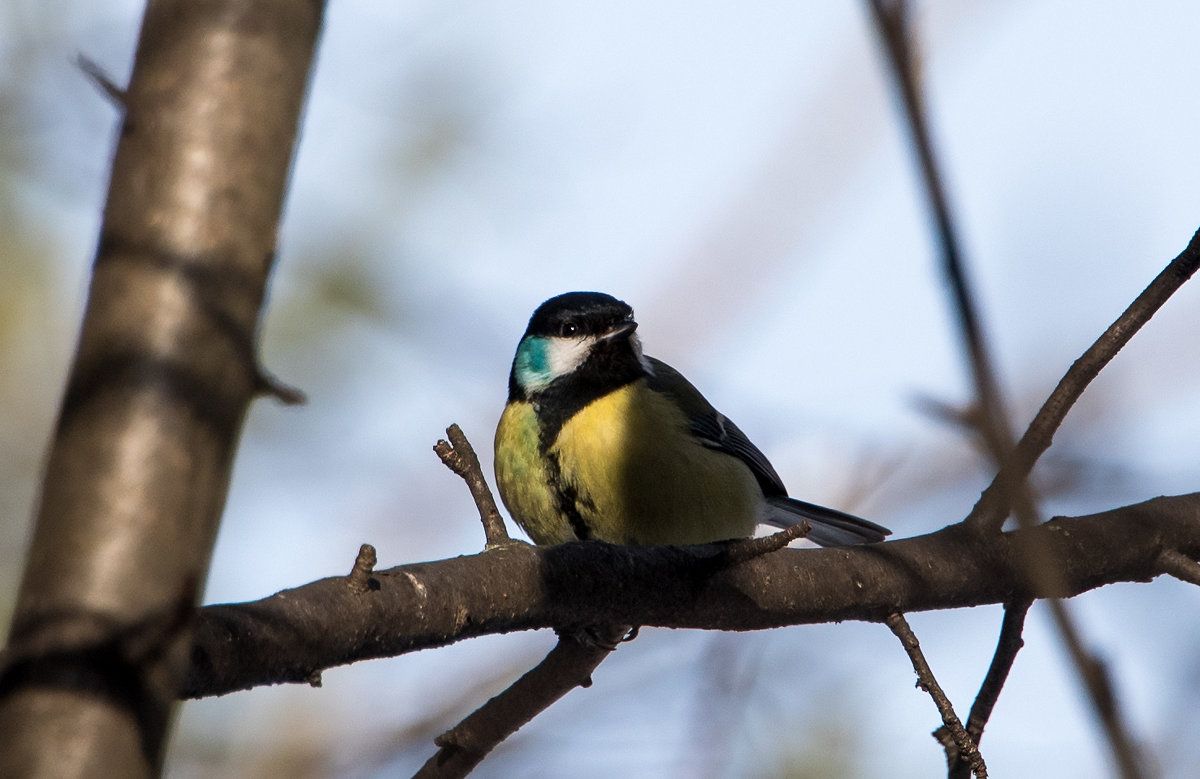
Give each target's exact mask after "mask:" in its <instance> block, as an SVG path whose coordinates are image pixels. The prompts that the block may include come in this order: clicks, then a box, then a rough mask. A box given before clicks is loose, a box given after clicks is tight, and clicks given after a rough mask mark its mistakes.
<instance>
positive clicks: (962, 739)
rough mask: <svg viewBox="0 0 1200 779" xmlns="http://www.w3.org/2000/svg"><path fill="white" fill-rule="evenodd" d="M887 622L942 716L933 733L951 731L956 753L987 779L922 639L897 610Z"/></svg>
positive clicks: (981, 760) (983, 778) (981, 761)
mask: <svg viewBox="0 0 1200 779" xmlns="http://www.w3.org/2000/svg"><path fill="white" fill-rule="evenodd" d="M885 621H886V622H887V626H888V627H889V628H891V630H892V633H894V634H895V635H896V638H898V639H900V643H901V645H902V646H903V647H904V651H905V652H906V653H907V654H908V659H909V661H910V662H912V667H913V671H915V672H916V674H917V686H918V687H920V688H921V689H922V690H924V691H925V692H927V693H929V697H930V698H932V699H933V704H934V705H935V706H937V710H938V713H939V714H941V715H942V723H943V724H942V726H941V727H940V728H938V729H937V730H935V731H934V732H933V734H934V736H935V737H937V738H938V740H939V741H941V740H942V738H941V733H942V731H943V730H944V731H946V732H948V733H949V735H950V739H951V743H952V744H953V745H954V752H955V755H956V756H958V757H959V758H960V759H962V760H964V761H966V762H967V764H968V765H970V766H971V770H972V771H974V772H975V775H976V776H977V777H979V779H987V764H986V763H984V761H983V755H982V754H980V753H979V747H978V746H977V745H976V744H975V741H974V739H972V738H971V736H970V735H968V733H967V730H966V728H964V727H963V724H962V720H960V719H959V718H958V715H957V714H955V713H954V706H953V705H951V703H950V699H949V698H947V697H946V693H945V692H944V691H943V690H942V686H941V685H940V684H938V680H937V677H935V676H934V675H933V669H931V668H930V667H929V662H928V661H927V660H926V659H925V653H924V652H922V651H921V642H920V641H918V640H917V636H916V634H915V633H913V631H912V627H911V626H909V624H908V620H906V619H905V618H904V615H903V614H900V613H899V612H897V613H895V614H892V615H889V616H888V618H887V620H885ZM947 752H949V750H947Z"/></svg>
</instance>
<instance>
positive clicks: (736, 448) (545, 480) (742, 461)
mask: <svg viewBox="0 0 1200 779" xmlns="http://www.w3.org/2000/svg"><path fill="white" fill-rule="evenodd" d="M637 327H638V324H637V321H636V320H635V319H634V314H633V308H631V307H630V306H629V305H628V304H626V303H625V302H624V301H621V300H618V299H617V298H615V297H613V296H611V295H608V294H605V293H603V292H567V293H565V294H561V295H558V296H556V297H552V298H550V299H549V300H547V301H545V302H544V303H542V304H541V305H540V306H538V307H537V309H536V310H535V311H534V312H533V315H532V316H531V317H530V319H529V325H528V327H527V328H526V330H525V334H524V335H523V336H522V338H521V340H520V342H519V344H518V346H517V350H516V354H515V355H514V357H513V361H512V369H511V371H510V372H509V377H508V400H507V403H506V404H505V407H504V411H503V413H502V414H501V416H500V421H499V424H498V425H497V427H496V437H495V474H496V481H497V484H498V486H499V491H500V497H501V500H502V501H503V502H504V505H505V507H506V508H507V509H508V511H509V513H510V514H511V515H512V517H513V519H514V520H515V521H516V522H517V524H518V525H520V527H521V528H522V529H523V530H524V531H525V532H526V534H528V536H529V537H530V538H531V539H532V540H533V541H534V543H536V544H539V545H556V544H562V543H566V542H569V541H588V540H598V541H606V542H609V543H613V544H626V545H684V544H702V543H708V542H714V541H724V540H729V539H735V538H746V537H749V536H752V535H754V533H755V528H756V526H758V525H759V524H769V525H775V526H778V527H784V528H786V527H790V526H792V525H794V524H796V523H799V522H801V521H807V522H808V523H809V525H810V530H809V532H808V534H807V538H808V539H809V540H811V541H813V542H815V543H816V544H818V545H821V546H844V545H850V544H864V543H875V542H878V541H882V540H883V539H884V538H886V537H887V536H888V535H889V534H890V533H891V531H890V530H888V529H887V528H885V527H883V526H881V525H878V524H876V523H874V522H870V521H868V520H865V519H861V518H859V517H856V516H853V515H851V514H847V513H845V512H841V511H837V510H835V509H831V508H826V507H824V506H819V505H816V504H814V503H808V502H805V501H802V500H797V499H795V498H791V497H788V494H787V489H786V488H785V487H784V485H783V481H782V479H780V477H779V474H778V473H777V472H776V471H775V468H774V467H772V465H771V463H770V461H769V460H768V459H767V457H766V455H764V454H763V453H762V451H761V450H760V449H759V448H758V447H757V446H755V445H754V444H753V443H751V441H750V439H749V438H747V436H746V434H745V433H743V432H742V430H741V429H740V428H739V427H738V426H737V425H735V424H734V423H733V421H732V420H730V419H729V418H728V417H726V416H725V415H723V414H721V413H720V412H719V411H717V410H716V409H715V408H713V406H712V404H711V403H709V402H708V401H707V400H706V399H705V398H704V396H703V395H702V394H700V391H699V390H697V389H696V388H695V387H694V386H692V384H691V382H689V381H688V380H687V379H686V378H684V376H683V375H682V374H680V373H679V371H677V370H675V369H674V368H672V367H671V366H669V365H667V364H666V363H665V362H662V361H661V360H657V359H655V358H653V357H649V356H647V355H645V354H644V353H643V351H642V345H641V341H640V339H639V337H638V334H637Z"/></svg>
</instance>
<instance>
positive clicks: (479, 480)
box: [433, 425, 512, 549]
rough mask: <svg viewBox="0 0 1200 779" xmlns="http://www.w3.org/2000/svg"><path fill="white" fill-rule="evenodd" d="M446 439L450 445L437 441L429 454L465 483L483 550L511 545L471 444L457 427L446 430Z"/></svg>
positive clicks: (451, 426)
mask: <svg viewBox="0 0 1200 779" xmlns="http://www.w3.org/2000/svg"><path fill="white" fill-rule="evenodd" d="M446 437H447V438H449V439H450V442H449V443H447V442H446V441H438V442H437V443H436V444H435V445H434V447H433V451H434V452H436V453H437V456H438V457H439V458H441V461H442V462H443V463H445V464H446V467H447V468H449V469H450V470H452V471H454V472H455V473H456V474H458V475H459V476H460V477H461V478H462V480H463V481H465V482H466V483H467V489H469V490H470V491H471V497H472V498H474V500H475V507H476V508H478V509H479V518H480V520H481V521H482V522H483V535H484V539H485V544H486V545H487V548H489V549H490V548H492V547H494V546H503V545H505V544H510V543H512V538H511V537H510V536H509V535H508V529H507V528H506V527H504V518H503V517H501V516H500V509H498V508H497V507H496V499H495V498H494V497H492V491H491V489H490V488H489V487H488V483H487V478H485V477H484V475H483V469H482V468H480V467H479V457H478V456H477V455H476V454H475V450H474V449H473V448H472V447H471V442H470V441H468V440H467V436H466V435H465V434H464V433H463V431H462V429H461V428H460V427H459V426H458V425H450V427H448V428H446Z"/></svg>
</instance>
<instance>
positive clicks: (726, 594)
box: [181, 493, 1200, 697]
mask: <svg viewBox="0 0 1200 779" xmlns="http://www.w3.org/2000/svg"><path fill="white" fill-rule="evenodd" d="M985 539H986V542H984V541H985ZM1025 543H1036V544H1039V545H1042V546H1044V547H1045V549H1046V552H1047V555H1048V559H1049V560H1051V561H1052V563H1053V564H1054V565H1056V566H1057V567H1059V568H1060V569H1061V570H1062V571H1063V576H1062V578H1061V582H1060V587H1061V589H1058V590H1055V591H1040V590H1038V589H1036V587H1035V586H1033V585H1031V584H1030V583H1029V577H1028V576H1027V575H1026V572H1025V567H1024V564H1023V551H1022V548H1021V547H1022V545H1023V544H1025ZM724 549H725V545H723V544H705V545H701V546H693V547H626V546H615V545H610V544H604V543H600V542H577V543H571V544H563V545H561V546H556V547H548V548H540V547H533V546H530V545H528V544H523V543H513V544H509V545H507V546H504V547H499V548H495V549H490V550H487V551H485V552H483V553H481V554H477V555H472V556H466V557H457V558H453V559H449V560H440V561H437V562H429V563H417V564H413V565H404V566H399V567H397V568H392V569H388V570H385V571H376V572H375V573H374V575H373V578H374V579H376V580H377V581H378V582H379V588H378V589H374V590H370V591H368V592H366V593H357V592H354V591H353V590H352V589H351V588H349V587H347V586H346V585H345V579H344V577H338V578H334V579H323V580H321V581H317V582H313V583H311V584H308V585H305V586H303V587H299V588H297V589H294V590H285V591H283V592H281V593H278V594H276V595H273V596H271V597H269V598H265V599H263V600H260V601H256V602H253V603H243V604H232V605H219V606H207V607H205V608H203V609H200V611H199V614H198V616H197V623H196V629H195V635H194V643H193V648H192V664H191V668H190V670H189V673H188V675H187V678H186V680H185V682H184V684H183V685H182V687H181V695H183V696H184V697H204V696H208V695H220V694H224V693H228V692H232V691H234V690H240V689H248V688H251V687H255V686H258V685H263V684H278V683H282V682H307V681H308V680H309V679H310V678H311V676H312V674H313V672H314V671H320V670H321V669H324V668H329V667H332V666H337V665H344V664H346V663H351V662H355V661H359V660H366V659H371V658H379V657H391V656H395V655H400V654H404V653H406V652H412V651H416V650H420V649H428V648H432V647H437V646H444V645H447V644H450V643H453V642H456V641H459V640H462V639H465V638H470V637H472V636H478V635H484V634H489V633H502V632H508V631H513V630H529V629H537V628H550V627H555V626H558V625H585V624H623V625H651V626H663V627H676V628H710V629H718V630H758V629H765V628H773V627H780V626H783V625H800V624H813V623H819V622H832V621H839V620H847V619H857V620H865V621H874V622H882V621H883V620H885V619H886V618H887V616H888V615H889V614H892V613H894V612H897V611H902V612H912V611H925V610H931V609H946V608H961V607H967V606H978V605H983V604H988V603H1008V602H1012V601H1016V600H1021V599H1024V598H1039V597H1046V596H1055V597H1072V596H1074V595H1078V594H1079V593H1082V592H1086V591H1088V590H1090V589H1094V588H1096V587H1101V586H1103V585H1106V584H1111V583H1114V582H1125V581H1148V580H1149V579H1152V578H1154V577H1155V576H1157V575H1159V574H1162V573H1165V572H1166V571H1165V570H1164V566H1163V556H1162V555H1163V551H1164V550H1176V551H1178V552H1180V553H1181V554H1184V555H1186V556H1188V557H1192V558H1195V557H1200V493H1194V494H1191V495H1184V496H1178V497H1171V498H1156V499H1154V500H1150V501H1147V502H1145V503H1140V504H1137V505H1134V506H1127V507H1124V508H1119V509H1114V510H1112V511H1107V512H1104V513H1102V514H1095V515H1092V516H1088V517H1079V518H1060V519H1055V520H1053V521H1051V522H1048V523H1046V524H1045V525H1042V526H1039V527H1037V528H1033V529H1031V530H1017V531H1013V532H1009V533H1002V534H999V535H996V536H980V535H979V534H977V533H975V532H974V531H972V530H971V529H969V528H966V527H964V526H962V525H954V526H951V527H948V528H946V529H944V530H941V531H939V532H937V533H932V534H930V535H926V536H920V537H917V538H911V539H902V540H899V541H892V542H888V543H885V544H875V545H872V546H870V547H842V548H834V549H782V550H780V551H777V552H774V553H772V554H768V555H765V556H762V557H758V558H755V559H753V560H750V561H747V562H745V563H743V564H740V565H735V566H714V565H713V561H714V559H717V558H719V557H721V556H722V555H723V554H724Z"/></svg>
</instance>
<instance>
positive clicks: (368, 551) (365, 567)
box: [346, 544, 379, 592]
mask: <svg viewBox="0 0 1200 779" xmlns="http://www.w3.org/2000/svg"><path fill="white" fill-rule="evenodd" d="M376 561H377V556H376V554H375V547H373V546H371V545H370V544H363V545H362V546H360V547H359V548H358V557H356V558H354V567H353V568H351V569H350V573H349V574H348V575H347V576H346V584H347V585H349V587H350V589H352V590H354V591H355V592H370V591H371V590H378V589H379V581H378V580H376V579H374V578H372V576H371V574H372V573H373V572H374V571H375V563H376Z"/></svg>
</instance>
